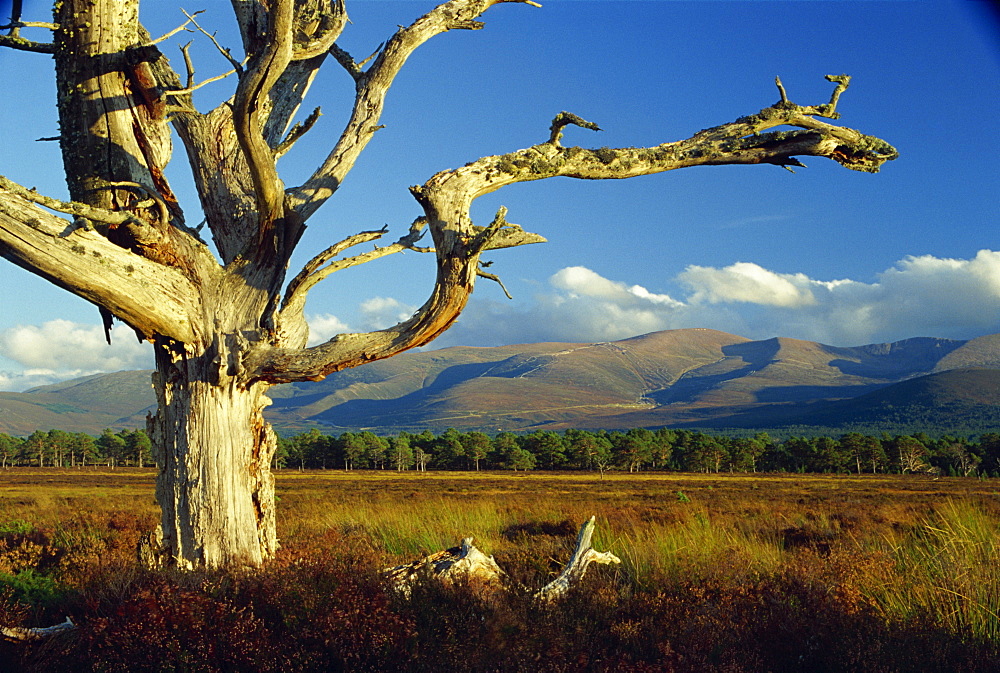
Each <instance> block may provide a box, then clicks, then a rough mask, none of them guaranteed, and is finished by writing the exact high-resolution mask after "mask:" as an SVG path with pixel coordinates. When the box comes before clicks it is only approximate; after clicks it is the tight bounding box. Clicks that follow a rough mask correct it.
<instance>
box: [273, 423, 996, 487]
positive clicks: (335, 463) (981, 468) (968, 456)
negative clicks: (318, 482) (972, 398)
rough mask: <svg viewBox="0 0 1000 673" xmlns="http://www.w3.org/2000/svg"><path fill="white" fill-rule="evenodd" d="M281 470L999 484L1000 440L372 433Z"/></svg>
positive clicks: (305, 439)
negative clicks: (829, 476)
mask: <svg viewBox="0 0 1000 673" xmlns="http://www.w3.org/2000/svg"><path fill="white" fill-rule="evenodd" d="M276 465H277V466H280V467H296V468H300V469H316V468H319V469H332V468H338V469H347V470H351V469H391V470H410V469H415V470H427V469H444V470H480V469H493V470H496V469H500V470H531V469H543V470H597V471H601V472H603V471H605V470H609V469H617V470H627V471H630V472H636V471H642V470H669V471H679V472H828V473H857V474H862V473H869V474H870V473H918V472H925V473H935V474H948V475H960V476H979V475H983V476H1000V434H998V433H986V434H983V435H980V436H979V437H978V439H970V438H958V437H950V436H947V435H946V436H943V437H941V438H939V439H932V438H931V437H929V436H927V435H926V434H924V433H917V434H915V435H895V436H890V435H887V434H884V435H882V436H880V437H876V436H872V435H865V434H861V433H858V432H851V433H847V434H844V435H842V436H840V437H837V438H833V437H822V436H821V437H791V438H788V439H785V440H783V441H777V440H774V439H772V438H771V437H770V435H768V434H767V433H766V432H761V433H758V434H756V435H754V436H749V437H726V436H717V435H710V434H706V433H703V432H696V431H690V430H671V429H667V428H663V429H659V430H648V429H645V428H634V429H632V430H628V431H627V432H618V431H614V432H608V431H605V430H597V431H589V430H567V431H566V432H564V433H561V434H560V433H557V432H553V431H551V430H538V431H535V432H532V433H530V434H513V433H509V432H501V433H500V434H498V435H496V436H494V437H491V436H489V435H487V434H485V433H483V432H475V431H474V432H460V431H458V430H455V429H454V428H449V429H448V430H446V431H445V432H443V433H441V434H440V435H435V434H433V433H432V432H430V431H429V430H427V431H424V432H422V433H420V434H411V433H407V432H401V433H399V434H398V435H396V436H394V437H381V436H378V435H376V434H374V433H372V432H345V433H343V434H342V435H340V436H339V437H337V436H332V435H324V434H322V433H320V432H319V431H318V430H316V429H315V428H314V429H312V430H310V431H309V432H305V433H302V434H299V435H295V436H292V437H286V438H282V439H281V440H280V446H279V451H278V455H277V456H276Z"/></svg>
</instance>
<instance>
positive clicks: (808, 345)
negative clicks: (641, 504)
mask: <svg viewBox="0 0 1000 673" xmlns="http://www.w3.org/2000/svg"><path fill="white" fill-rule="evenodd" d="M968 369H978V370H984V371H988V372H1000V335H987V336H983V337H978V338H976V339H971V340H967V341H966V340H954V339H939V338H934V337H914V338H910V339H904V340H901V341H896V342H890V343H881V344H866V345H862V346H851V347H841V346H829V345H825V344H821V343H818V342H813V341H806V340H801V339H792V338H787V337H773V338H770V339H763V340H751V339H749V338H746V337H742V336H738V335H734V334H729V333H726V332H721V331H718V330H711V329H699V328H694V329H681V330H667V331H662V332H652V333H649V334H644V335H638V336H635V337H630V338H628V339H623V340H620V341H610V342H598V343H562V342H551V343H535V344H519V345H514V346H499V347H470V346H455V347H450V348H444V349H439V350H433V351H423V352H415V353H407V354H403V355H400V356H396V357H394V358H391V359H388V360H382V361H378V362H374V363H370V364H368V365H364V366H363V367H358V368H356V369H352V370H346V371H343V372H337V373H335V374H332V375H330V376H329V377H327V378H326V379H325V380H323V381H318V382H311V383H295V384H285V385H283V386H278V387H276V388H274V389H272V394H271V398H272V400H273V404H272V405H271V406H270V407H269V408H268V410H267V412H266V415H267V417H268V419H269V420H270V421H271V422H272V423H273V424H274V425H275V427H276V428H277V429H278V430H279V431H282V432H295V431H298V430H301V429H305V428H308V427H313V426H319V427H322V428H324V429H326V430H328V431H333V432H342V431H345V430H356V429H373V430H376V431H381V432H396V431H399V430H412V431H420V430H423V429H430V430H432V431H441V430H443V429H445V428H446V427H451V426H454V427H458V428H460V429H482V430H488V431H498V430H514V431H516V430H526V429H532V428H552V429H564V428H567V427H590V428H597V427H604V428H609V429H612V428H627V427H635V426H646V427H656V426H664V425H685V426H690V425H704V426H706V427H709V426H720V427H721V426H726V425H727V424H730V425H732V426H733V427H737V426H736V425H733V424H736V423H742V422H749V421H748V419H750V420H752V422H754V423H757V424H758V425H760V426H761V427H769V426H771V427H773V426H774V425H775V424H776V423H779V422H780V423H786V422H791V420H794V419H796V418H797V415H798V416H802V414H805V416H804V417H802V418H798V420H799V421H803V422H804V421H808V420H809V414H812V415H813V416H814V417H815V418H817V419H827V420H829V419H832V418H834V417H835V416H836V417H837V418H839V419H840V420H842V421H845V422H846V420H845V419H847V420H849V419H848V417H849V416H850V415H851V414H854V415H855V416H858V415H864V414H863V413H862V411H863V410H862V409H861V408H854V407H851V405H849V404H846V401H850V400H857V399H859V398H861V397H862V396H864V395H868V394H873V393H876V392H877V391H879V390H882V389H885V388H888V387H892V386H896V385H899V384H901V383H903V382H906V381H909V380H912V379H917V378H920V377H928V376H935V375H940V374H943V373H946V372H951V371H957V370H968ZM990 376H992V374H983V375H978V378H975V379H974V378H968V377H967V378H966V379H962V380H965V381H967V382H968V381H972V380H976V381H979V383H980V384H983V385H986V384H987V383H986V382H987V380H988V378H989V377H990ZM945 383H946V384H947V385H950V386H958V385H961V383H960V379H959V378H955V377H952V378H951V379H945ZM989 385H992V384H989ZM903 390H904V392H903V393H899V394H900V395H905V390H907V389H905V388H904V389H903ZM915 390H916V389H915V388H914V389H913V390H912V391H911V392H913V394H916V393H915V392H914V391H915ZM927 399H930V398H927ZM990 399H992V398H990ZM837 403H844V404H840V406H839V407H838V406H836V404H837ZM153 404H154V399H153V394H152V389H151V387H150V384H149V372H117V373H112V374H105V375H95V376H90V377H85V378H83V379H77V380H75V381H66V382H62V383H58V384H53V385H49V386H41V387H38V388H34V389H32V390H29V391H26V392H23V393H0V432H7V433H9V434H27V433H30V432H31V431H33V430H35V429H49V428H50V427H58V428H61V429H67V430H75V431H84V432H98V431H99V430H100V429H101V428H103V427H141V426H142V425H143V424H144V422H145V416H146V413H147V412H148V411H149V410H151V409H152V405H153ZM921 404H924V405H925V406H926V404H927V402H926V401H925V402H922V403H921ZM969 404H972V406H975V405H976V404H979V405H984V410H983V414H985V415H984V416H983V417H984V418H986V417H990V413H992V412H991V409H992V405H993V404H994V403H993V402H991V401H990V400H988V399H984V400H981V401H980V402H976V403H972V402H970V403H969ZM830 405H834V406H833V407H830ZM895 406H897V407H898V406H899V404H898V403H897V404H896V405H895ZM904 406H905V405H904ZM827 408H830V409H833V411H829V410H826V409H827ZM894 408H895V407H894ZM970 409H971V407H969V406H968V405H966V407H963V412H962V413H963V414H965V415H966V416H968V414H970V413H971V414H974V413H975V412H973V411H970ZM838 410H840V411H839V412H838ZM838 413H839V414H840V416H837V414H838ZM914 413H917V412H916V411H914ZM927 413H931V414H932V415H933V412H932V411H931V412H927ZM927 413H925V412H923V411H921V412H920V414H921V415H924V416H926V415H927ZM831 414H832V415H831Z"/></svg>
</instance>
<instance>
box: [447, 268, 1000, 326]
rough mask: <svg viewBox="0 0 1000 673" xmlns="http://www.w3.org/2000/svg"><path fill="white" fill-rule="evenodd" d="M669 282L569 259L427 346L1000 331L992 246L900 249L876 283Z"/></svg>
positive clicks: (730, 277) (688, 274)
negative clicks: (691, 333)
mask: <svg viewBox="0 0 1000 673" xmlns="http://www.w3.org/2000/svg"><path fill="white" fill-rule="evenodd" d="M676 280H677V281H678V282H680V283H681V284H682V285H683V286H685V287H686V288H687V289H688V294H687V296H686V297H683V298H682V299H679V300H678V299H673V298H671V297H670V296H668V295H666V294H656V293H653V292H650V291H648V290H646V289H645V288H643V287H641V286H638V285H632V286H629V285H628V284H627V283H625V282H622V281H618V280H612V279H608V278H605V277H603V276H601V275H600V274H597V273H595V272H594V271H592V270H590V269H586V268H584V267H567V268H565V269H562V270H561V271H559V272H558V273H556V274H555V275H553V276H552V277H551V278H550V279H549V289H548V290H547V291H545V292H542V293H541V294H539V295H538V296H536V297H535V298H534V302H533V303H531V304H529V305H527V306H523V305H522V306H519V305H516V304H501V303H496V302H477V301H475V300H473V301H472V302H471V303H470V305H469V308H468V309H467V310H466V312H465V314H463V316H462V317H461V318H460V319H459V321H458V324H457V325H456V326H455V327H454V328H453V329H452V330H451V331H449V332H448V333H446V334H445V335H444V336H442V337H441V339H439V340H438V341H437V342H435V345H438V346H442V345H456V344H470V345H495V344H501V343H524V342H531V341H571V342H580V341H606V340H613V339H620V338H624V337H628V336H633V335H636V334H642V333H645V332H651V331H656V330H663V329H676V328H682V327H709V328H713V329H718V330H723V331H726V332H731V333H734V334H740V335H743V336H747V337H750V338H754V339H763V338H769V337H772V336H788V337H796V338H801V339H810V340H814V341H820V342H823V343H827V344H831V345H838V346H853V345H861V344H865V343H877V342H883V341H895V340H899V339H905V338H909V337H914V336H937V337H947V338H957V339H965V338H971V337H974V336H979V335H982V334H987V333H995V332H1000V252H994V251H990V250H982V251H980V252H979V253H978V254H977V255H976V256H975V257H974V258H972V259H968V260H962V259H943V258H938V257H933V256H930V255H925V256H921V257H907V258H905V259H903V260H901V261H899V262H898V263H896V264H895V265H894V266H893V267H892V268H890V269H888V270H886V271H884V272H883V273H881V274H880V275H879V276H878V278H877V280H876V282H874V283H863V282H859V281H854V280H849V279H840V280H833V281H823V280H816V279H811V278H809V277H807V276H806V275H805V274H801V273H797V274H781V273H776V272H774V271H770V270H768V269H765V268H763V267H761V266H759V265H757V264H752V263H746V262H741V263H736V264H733V265H731V266H727V267H724V268H713V267H702V266H691V267H689V268H688V269H686V270H685V271H684V272H683V273H681V274H680V275H679V276H678V277H677V279H676Z"/></svg>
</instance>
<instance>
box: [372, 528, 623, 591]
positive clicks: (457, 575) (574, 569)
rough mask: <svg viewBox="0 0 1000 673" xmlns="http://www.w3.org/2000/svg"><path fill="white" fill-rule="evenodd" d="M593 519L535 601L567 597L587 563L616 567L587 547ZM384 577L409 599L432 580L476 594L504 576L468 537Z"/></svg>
mask: <svg viewBox="0 0 1000 673" xmlns="http://www.w3.org/2000/svg"><path fill="white" fill-rule="evenodd" d="M596 525H597V524H596V517H593V516H592V517H590V519H589V520H587V521H585V522H584V523H583V525H582V526H580V532H579V534H578V535H577V537H576V548H575V549H574V550H573V555H572V556H571V557H570V560H569V561H568V562H567V563H566V567H565V568H564V569H563V571H562V573H560V575H559V577H557V578H556V579H554V580H552V581H551V582H549V583H548V584H546V585H545V586H544V587H542V588H541V589H539V590H538V591H536V592H535V593H534V598H535V600H537V601H539V602H541V603H550V602H552V601H555V600H558V599H560V598H562V597H563V596H565V595H566V594H568V593H569V592H570V590H571V589H573V588H574V587H575V586H576V585H578V584H579V583H580V582H582V581H583V577H584V575H586V573H587V569H588V568H589V567H590V564H591V563H598V564H602V565H608V564H618V563H621V559H620V558H618V557H617V556H615V555H614V554H612V553H611V552H599V551H597V550H595V549H594V548H593V546H592V544H591V540H592V538H593V536H594V530H595V529H596ZM385 576H386V579H387V581H388V582H389V584H390V585H391V586H392V587H393V588H394V589H396V590H397V591H399V592H401V593H403V594H404V595H407V596H409V595H410V592H411V591H412V588H413V585H414V583H416V582H418V581H421V580H423V579H432V580H436V581H439V582H441V583H443V584H445V585H449V586H450V585H454V584H456V583H458V584H460V585H461V586H469V587H472V588H473V589H474V590H476V591H479V592H490V591H497V590H499V589H501V588H502V586H503V581H504V578H505V577H506V573H504V572H503V570H501V569H500V566H498V565H497V563H496V561H495V560H494V558H493V557H492V556H487V555H486V554H484V553H483V552H482V551H480V550H479V549H478V548H476V547H475V546H474V545H473V544H472V538H471V537H467V538H464V539H463V540H462V543H461V544H460V545H459V546H458V547H452V548H450V549H446V550H444V551H439V552H436V553H434V554H431V555H429V556H426V557H424V558H422V559H419V560H417V561H414V562H412V563H407V564H404V565H399V566H395V567H393V568H388V569H386V571H385Z"/></svg>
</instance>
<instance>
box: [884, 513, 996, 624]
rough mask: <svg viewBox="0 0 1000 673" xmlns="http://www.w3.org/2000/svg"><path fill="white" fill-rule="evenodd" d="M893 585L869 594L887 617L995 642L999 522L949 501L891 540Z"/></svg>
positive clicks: (885, 585) (887, 585)
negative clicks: (893, 567)
mask: <svg viewBox="0 0 1000 673" xmlns="http://www.w3.org/2000/svg"><path fill="white" fill-rule="evenodd" d="M890 542H891V553H892V558H893V559H894V561H895V566H896V573H895V574H896V581H895V582H892V583H889V584H884V585H882V586H880V587H873V588H871V589H870V590H872V592H873V596H874V597H875V599H876V600H877V601H878V602H879V604H880V605H881V606H882V608H883V610H884V611H885V613H886V616H887V617H890V618H896V619H903V620H908V619H923V620H927V621H928V622H929V623H935V624H939V625H941V626H944V627H945V628H946V629H947V630H949V631H951V632H953V633H955V634H958V635H961V636H963V637H966V638H971V639H975V640H980V641H985V642H993V643H996V642H1000V575H998V573H997V569H998V568H1000V523H998V522H997V521H996V519H994V518H993V517H991V516H988V515H987V514H986V513H985V512H983V511H982V510H981V509H979V508H977V507H975V506H973V505H971V504H969V503H966V502H962V501H948V502H946V503H945V504H943V505H942V506H941V507H939V508H938V509H937V510H936V511H935V512H934V513H933V514H932V515H930V516H929V517H928V518H927V520H926V521H924V522H923V523H922V525H920V526H918V527H916V528H915V529H914V530H913V531H912V532H910V533H909V534H906V535H903V536H901V537H900V538H898V539H896V540H891V541H890Z"/></svg>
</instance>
